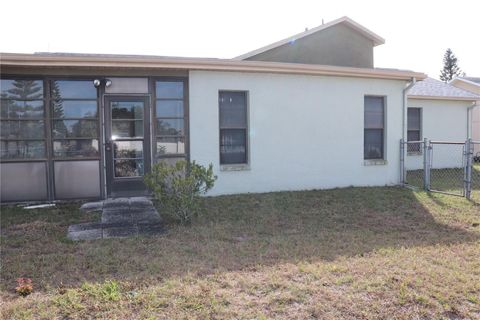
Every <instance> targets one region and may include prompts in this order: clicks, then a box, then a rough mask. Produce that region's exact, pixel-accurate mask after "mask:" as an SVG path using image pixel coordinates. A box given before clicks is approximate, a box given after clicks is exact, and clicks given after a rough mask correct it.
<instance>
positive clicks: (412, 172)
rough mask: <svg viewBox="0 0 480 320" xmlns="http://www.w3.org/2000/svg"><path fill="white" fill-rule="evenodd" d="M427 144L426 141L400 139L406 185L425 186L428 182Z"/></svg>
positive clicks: (403, 177)
mask: <svg viewBox="0 0 480 320" xmlns="http://www.w3.org/2000/svg"><path fill="white" fill-rule="evenodd" d="M425 146H426V141H400V155H401V157H402V158H401V161H400V162H401V163H402V164H401V167H402V173H401V174H402V181H403V184H404V185H405V186H409V187H414V188H420V189H423V188H425V186H426V183H427V181H426V179H425V178H426V177H425V161H426V159H425V157H424V155H425ZM405 154H406V157H405Z"/></svg>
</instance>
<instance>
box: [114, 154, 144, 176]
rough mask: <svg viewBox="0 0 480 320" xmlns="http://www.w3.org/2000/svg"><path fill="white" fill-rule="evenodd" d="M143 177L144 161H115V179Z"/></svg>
mask: <svg viewBox="0 0 480 320" xmlns="http://www.w3.org/2000/svg"><path fill="white" fill-rule="evenodd" d="M138 176H143V159H121V160H115V177H118V178H122V177H138Z"/></svg>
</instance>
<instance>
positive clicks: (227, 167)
mask: <svg viewBox="0 0 480 320" xmlns="http://www.w3.org/2000/svg"><path fill="white" fill-rule="evenodd" d="M247 170H250V165H248V164H222V165H220V171H247Z"/></svg>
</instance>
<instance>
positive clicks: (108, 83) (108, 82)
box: [93, 79, 112, 88]
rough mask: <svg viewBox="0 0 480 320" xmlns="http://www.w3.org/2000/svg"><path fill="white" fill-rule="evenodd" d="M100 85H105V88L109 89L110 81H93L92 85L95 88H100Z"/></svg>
mask: <svg viewBox="0 0 480 320" xmlns="http://www.w3.org/2000/svg"><path fill="white" fill-rule="evenodd" d="M102 84H104V85H105V87H107V88H108V87H110V86H111V85H112V80H110V79H95V80H93V85H94V86H95V88H98V87H100V86H101V85H102Z"/></svg>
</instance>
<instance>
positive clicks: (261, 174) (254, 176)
mask: <svg viewBox="0 0 480 320" xmlns="http://www.w3.org/2000/svg"><path fill="white" fill-rule="evenodd" d="M189 82H190V83H189V90H190V91H189V95H190V155H191V159H192V160H196V161H197V162H199V163H201V164H204V165H208V164H209V163H212V164H213V166H214V170H215V174H216V175H217V176H218V180H217V181H216V184H215V187H214V189H212V191H211V192H210V195H219V194H233V193H248V192H270V191H282V190H303V189H321V188H335V187H347V186H384V185H395V184H398V183H399V179H400V172H399V168H400V164H399V152H400V151H399V141H400V139H401V136H402V121H401V120H400V119H402V89H403V88H404V86H405V84H406V82H405V81H401V80H380V79H361V78H348V77H328V76H304V75H279V74H259V73H239V72H213V71H212V72H209V71H191V72H190V75H189ZM219 90H245V91H248V100H249V101H248V108H249V114H248V122H249V128H248V136H249V152H248V157H249V160H248V168H247V169H245V168H244V170H238V171H227V170H222V168H221V167H220V160H219V98H218V94H219ZM365 95H379V96H385V97H386V98H385V101H386V116H385V117H386V122H385V135H386V136H385V160H387V161H386V164H383V165H378V164H377V165H366V163H365V160H364V155H363V153H364V152H363V148H364V145H363V134H364V96H365Z"/></svg>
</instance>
